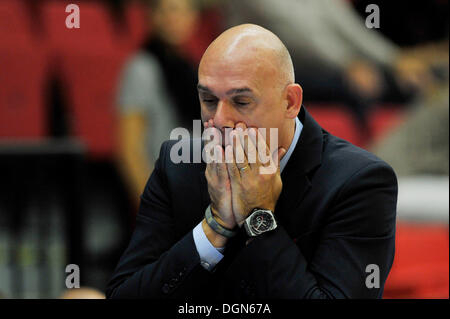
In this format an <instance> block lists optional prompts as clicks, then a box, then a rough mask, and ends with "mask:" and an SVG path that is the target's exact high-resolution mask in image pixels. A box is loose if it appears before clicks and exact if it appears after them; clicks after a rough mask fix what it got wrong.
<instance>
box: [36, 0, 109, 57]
mask: <svg viewBox="0 0 450 319" xmlns="http://www.w3.org/2000/svg"><path fill="white" fill-rule="evenodd" d="M71 3H73V1H66V0H62V1H61V0H57V1H56V0H50V1H46V2H45V3H44V5H43V8H42V18H43V21H44V29H45V32H46V36H47V41H48V43H49V44H50V45H51V47H52V48H53V49H55V50H65V51H72V50H78V51H80V50H83V51H88V52H96V51H102V50H113V49H114V48H115V44H116V43H115V41H116V39H115V36H114V28H113V23H112V20H111V16H110V15H109V13H108V11H107V10H106V8H105V7H104V5H102V4H101V3H99V2H96V1H90V2H88V1H84V2H79V3H77V5H78V6H79V8H80V28H79V29H76V28H74V29H69V28H67V27H66V18H67V17H68V16H69V14H70V13H67V12H66V7H67V5H69V4H71Z"/></svg>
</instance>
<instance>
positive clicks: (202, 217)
mask: <svg viewBox="0 0 450 319" xmlns="http://www.w3.org/2000/svg"><path fill="white" fill-rule="evenodd" d="M299 71H300V72H301V70H299ZM198 74H199V83H198V94H199V99H200V104H201V117H202V121H203V125H204V128H205V131H207V132H209V134H210V137H212V138H211V139H210V140H208V141H207V142H206V146H210V145H211V144H209V143H212V142H211V141H216V143H215V144H213V146H212V147H211V148H210V149H209V150H210V152H211V154H212V156H211V157H208V156H207V157H206V159H207V160H206V163H205V162H202V163H192V162H189V163H183V162H182V163H175V162H174V161H173V160H172V159H171V149H172V148H173V147H174V145H175V144H176V143H180V142H177V141H168V142H165V143H164V144H163V145H162V147H161V151H160V157H159V159H158V161H157V163H156V165H155V169H154V171H153V173H152V175H151V176H150V179H149V180H148V182H147V185H146V187H145V189H144V192H143V194H142V196H141V205H140V210H139V213H138V216H137V220H136V228H135V231H134V234H133V236H132V238H131V242H130V244H129V246H128V248H127V250H126V251H125V253H124V254H123V256H122V258H121V259H120V261H119V264H118V266H117V268H116V270H115V273H114V275H113V277H112V279H111V281H110V283H109V287H108V289H107V293H106V295H107V297H109V298H183V299H186V298H188V299H189V298H193V299H199V298H202V299H203V300H204V299H207V300H211V299H227V298H232V299H236V298H239V299H249V298H250V299H251V298H380V297H381V296H382V293H383V286H384V283H385V281H386V278H387V275H388V273H389V271H390V268H391V266H392V262H393V257H394V242H395V218H396V202H397V180H396V176H395V174H394V172H393V170H392V168H391V167H389V166H388V165H387V164H386V163H385V162H383V161H382V160H380V159H379V158H377V157H375V156H374V155H372V154H370V153H368V152H367V151H365V150H362V149H360V148H357V147H355V146H353V145H352V144H350V143H348V142H346V141H344V140H342V139H339V138H337V137H335V136H333V135H331V134H329V133H328V132H326V131H325V130H323V129H322V128H321V127H320V126H319V125H318V124H317V123H316V122H315V121H314V119H313V118H312V117H311V115H309V113H308V112H307V111H306V109H305V107H304V106H302V95H303V92H302V88H301V86H300V85H299V84H296V83H295V79H294V70H293V66H292V61H291V58H290V55H289V52H288V50H287V49H286V47H285V46H284V45H283V43H282V42H281V41H280V40H279V39H278V37H277V36H276V35H274V34H273V33H272V32H270V31H268V30H266V29H264V28H262V27H259V26H256V25H248V24H247V25H240V26H236V27H233V28H231V29H229V30H227V31H225V32H224V33H222V34H221V35H220V36H219V37H218V38H217V39H216V40H215V41H214V42H213V43H211V45H210V46H209V47H208V49H207V50H206V52H205V53H204V55H203V58H202V60H201V63H200V66H199V70H198ZM270 130H272V131H273V130H275V131H276V132H277V135H273V136H272V135H270V134H269V131H270ZM217 141H220V142H218V143H217ZM272 142H276V143H272ZM184 143H188V145H189V147H190V151H191V152H190V153H191V154H190V156H191V159H192V153H193V152H194V151H195V147H194V146H193V144H195V142H193V141H192V140H190V141H185V142H184ZM273 144H275V147H272V145H273ZM188 149H189V148H188ZM205 149H206V147H205ZM207 153H208V154H209V152H207ZM211 158H212V159H213V160H211ZM268 167H275V169H274V170H266V171H264V170H262V168H268Z"/></svg>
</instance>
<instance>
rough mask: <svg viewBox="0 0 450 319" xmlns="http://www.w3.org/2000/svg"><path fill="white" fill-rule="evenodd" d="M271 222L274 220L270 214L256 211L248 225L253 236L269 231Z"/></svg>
mask: <svg viewBox="0 0 450 319" xmlns="http://www.w3.org/2000/svg"><path fill="white" fill-rule="evenodd" d="M273 222H274V220H273V218H272V215H270V213H268V212H265V211H257V212H255V213H254V214H253V215H252V217H251V219H250V223H249V224H250V227H251V229H252V231H253V232H254V233H255V234H261V233H264V232H266V231H268V230H271V228H272V226H273Z"/></svg>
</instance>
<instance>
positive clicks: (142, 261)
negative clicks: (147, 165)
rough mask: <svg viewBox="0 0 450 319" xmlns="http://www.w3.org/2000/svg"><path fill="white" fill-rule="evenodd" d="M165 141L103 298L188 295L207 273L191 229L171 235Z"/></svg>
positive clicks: (199, 285) (173, 231)
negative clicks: (177, 234) (129, 234)
mask: <svg viewBox="0 0 450 319" xmlns="http://www.w3.org/2000/svg"><path fill="white" fill-rule="evenodd" d="M166 149H167V143H164V144H163V145H162V147H161V152H160V157H159V159H158V160H157V162H156V163H155V169H154V171H153V173H152V175H151V177H150V179H149V181H148V182H147V185H146V187H145V190H144V193H143V194H142V196H141V204H140V207H139V212H138V215H137V218H136V226H135V230H134V233H133V235H132V238H131V241H130V244H129V246H128V248H127V249H126V251H125V252H124V254H123V255H122V257H121V259H120V261H119V263H118V265H117V267H116V269H115V271H114V274H113V276H112V278H111V280H110V282H109V284H108V287H107V290H106V296H107V298H166V297H170V298H176V297H180V296H183V297H185V296H190V295H192V293H193V291H194V289H192V287H193V286H195V287H197V289H196V291H198V287H201V286H202V284H205V285H206V283H207V281H208V279H209V277H210V276H211V275H210V273H209V272H208V271H206V270H205V269H203V267H201V266H200V257H199V255H198V253H197V250H196V248H195V243H194V240H193V236H192V231H190V232H189V233H187V234H186V235H185V236H184V237H182V238H181V239H180V238H176V232H175V230H174V220H173V216H172V212H171V205H170V194H169V192H168V190H167V189H168V188H167V180H166V175H165V173H164V172H165V167H164V163H165V161H166V154H167V150H166Z"/></svg>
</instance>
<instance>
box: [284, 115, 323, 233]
mask: <svg viewBox="0 0 450 319" xmlns="http://www.w3.org/2000/svg"><path fill="white" fill-rule="evenodd" d="M299 120H300V121H301V122H302V124H303V129H302V132H301V135H300V138H299V140H298V142H297V145H296V147H295V149H294V152H293V153H292V155H291V158H289V161H288V163H287V164H286V167H285V168H284V170H283V172H282V173H281V179H282V181H283V190H282V191H281V194H280V198H279V199H278V202H277V206H276V208H275V216H276V217H277V219H278V220H279V222H280V224H282V225H283V226H284V227H285V228H286V230H287V231H288V233H289V234H291V235H293V234H294V231H295V230H294V229H290V227H289V226H290V225H293V223H291V221H292V220H294V219H297V218H298V216H297V214H299V212H297V209H298V207H299V206H300V204H301V203H302V201H303V198H304V197H305V195H306V194H307V193H308V191H309V189H310V188H311V178H312V175H313V173H314V171H315V168H317V167H318V166H319V165H320V164H321V161H322V149H323V134H322V128H321V127H320V126H319V124H317V122H316V121H315V120H314V119H313V118H312V117H311V115H310V114H309V113H308V111H307V110H306V109H305V107H304V106H302V108H301V109H300V113H299Z"/></svg>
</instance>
